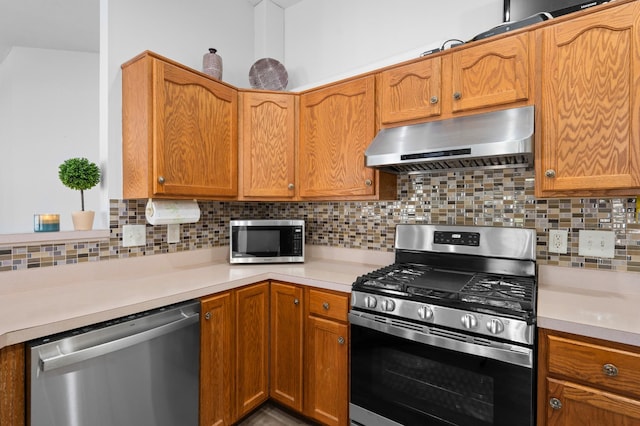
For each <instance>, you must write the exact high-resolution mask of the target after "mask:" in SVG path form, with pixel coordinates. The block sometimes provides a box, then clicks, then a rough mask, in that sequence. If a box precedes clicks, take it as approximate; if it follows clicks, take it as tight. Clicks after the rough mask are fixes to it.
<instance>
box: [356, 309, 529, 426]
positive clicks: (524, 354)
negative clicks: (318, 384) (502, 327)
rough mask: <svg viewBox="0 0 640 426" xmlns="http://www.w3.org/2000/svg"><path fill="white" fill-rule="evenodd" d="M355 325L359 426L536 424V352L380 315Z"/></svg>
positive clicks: (361, 319) (359, 315)
mask: <svg viewBox="0 0 640 426" xmlns="http://www.w3.org/2000/svg"><path fill="white" fill-rule="evenodd" d="M349 317H350V322H351V335H350V336H351V397H350V418H351V424H352V425H366V426H387V425H424V426H427V425H449V426H451V425H458V426H485V425H486V426H489V425H493V426H519V425H522V426H533V425H534V424H535V423H534V420H535V414H534V413H535V410H534V395H535V379H534V368H533V366H532V363H533V350H532V349H531V348H515V349H514V348H513V345H508V344H501V343H495V344H492V343H491V342H488V341H486V342H484V343H483V344H478V343H473V342H472V341H473V339H472V338H471V337H470V336H464V335H459V333H457V332H450V331H448V330H442V329H439V330H433V329H430V328H428V327H427V326H423V325H420V324H414V323H409V322H405V321H401V320H400V321H398V320H395V319H393V320H391V319H388V318H386V319H385V318H381V317H379V316H375V315H372V314H364V313H359V312H353V311H352V313H351V314H350V315H349ZM476 340H482V339H476ZM469 342H472V343H469ZM481 343H482V342H481ZM510 352H513V353H510ZM495 358H498V359H495ZM500 358H502V360H500ZM527 364H528V365H527Z"/></svg>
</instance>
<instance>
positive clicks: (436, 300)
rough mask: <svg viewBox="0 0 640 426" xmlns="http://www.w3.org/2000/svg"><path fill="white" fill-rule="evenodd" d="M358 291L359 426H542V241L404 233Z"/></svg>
mask: <svg viewBox="0 0 640 426" xmlns="http://www.w3.org/2000/svg"><path fill="white" fill-rule="evenodd" d="M395 246H396V248H395V262H394V263H393V264H392V265H389V266H387V267H384V268H381V269H378V270H376V271H373V272H371V273H369V274H366V275H363V276H361V277H358V279H357V280H356V282H355V283H354V284H353V286H352V299H351V305H352V306H351V312H350V314H349V320H350V327H351V395H350V419H351V424H352V425H366V426H377V425H459V426H464V425H473V426H484V425H487V426H488V425H493V426H517V425H526V426H533V425H534V424H535V409H534V408H535V405H534V403H535V368H534V366H535V353H536V321H535V318H536V317H535V315H536V293H537V283H536V263H535V247H536V234H535V230H532V229H523V228H498V227H467V226H446V225H398V227H397V228H396V240H395Z"/></svg>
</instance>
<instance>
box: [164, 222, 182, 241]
mask: <svg viewBox="0 0 640 426" xmlns="http://www.w3.org/2000/svg"><path fill="white" fill-rule="evenodd" d="M167 242H168V243H179V242H180V224H179V223H170V224H169V225H167Z"/></svg>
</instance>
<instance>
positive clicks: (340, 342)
mask: <svg viewBox="0 0 640 426" xmlns="http://www.w3.org/2000/svg"><path fill="white" fill-rule="evenodd" d="M338 343H339V344H341V345H344V337H342V336H340V337H338Z"/></svg>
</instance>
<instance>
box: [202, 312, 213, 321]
mask: <svg viewBox="0 0 640 426" xmlns="http://www.w3.org/2000/svg"><path fill="white" fill-rule="evenodd" d="M204 319H206V320H207V321H209V320H210V319H211V312H207V313H206V314H204Z"/></svg>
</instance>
